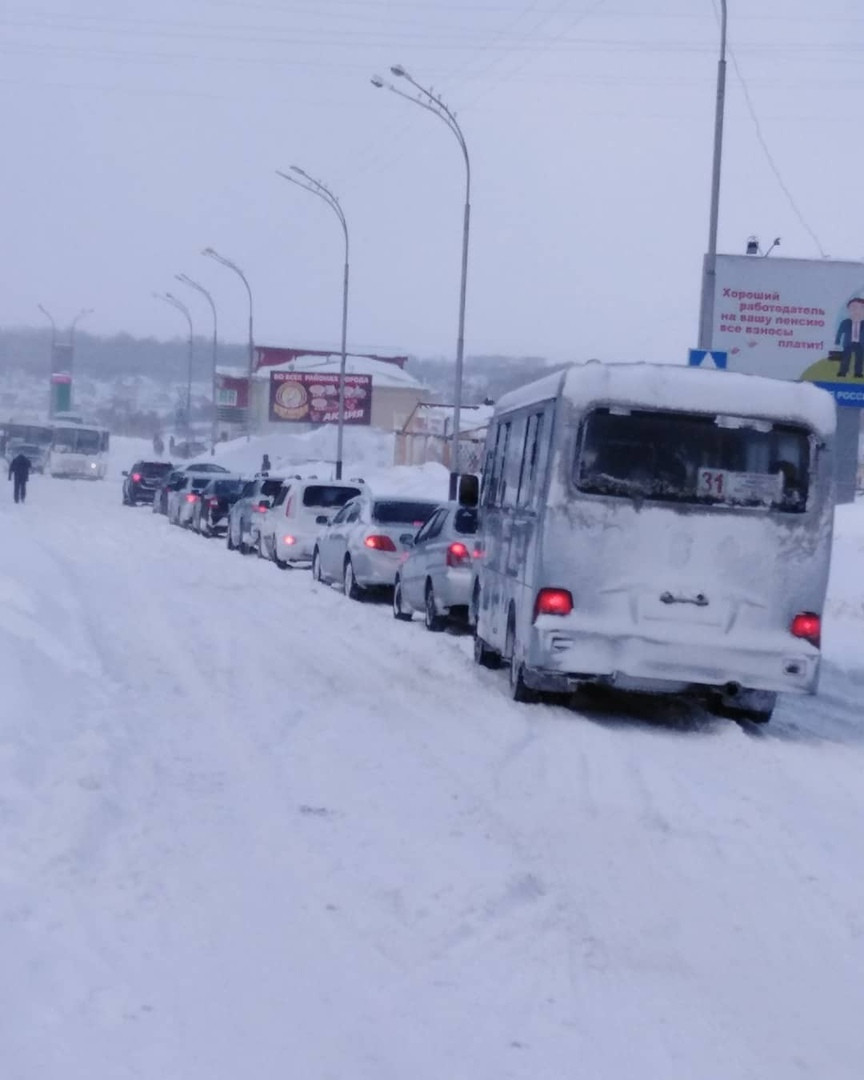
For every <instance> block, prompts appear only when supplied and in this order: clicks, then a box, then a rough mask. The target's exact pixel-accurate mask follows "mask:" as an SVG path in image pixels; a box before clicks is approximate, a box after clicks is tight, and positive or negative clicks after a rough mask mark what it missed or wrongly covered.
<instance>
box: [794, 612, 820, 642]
mask: <svg viewBox="0 0 864 1080" xmlns="http://www.w3.org/2000/svg"><path fill="white" fill-rule="evenodd" d="M789 629H790V630H791V631H792V634H793V635H794V636H795V637H797V638H803V639H804V641H809V642H810V644H811V645H815V646H816V648H817V649H818V648H819V647H820V645H821V643H822V619H821V617H820V616H819V615H815V614H814V613H813V612H812V611H801V612H799V614H797V615H796V616H795V618H794V619H793V620H792V625H791V626H790V627H789Z"/></svg>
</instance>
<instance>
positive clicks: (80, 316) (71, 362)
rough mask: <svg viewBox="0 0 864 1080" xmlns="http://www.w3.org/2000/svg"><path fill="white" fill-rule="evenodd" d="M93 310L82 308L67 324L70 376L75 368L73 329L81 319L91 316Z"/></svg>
mask: <svg viewBox="0 0 864 1080" xmlns="http://www.w3.org/2000/svg"><path fill="white" fill-rule="evenodd" d="M93 310H94V309H93V308H82V309H81V310H80V311H79V312H78V314H77V315H76V316H75V318H74V319H73V320H72V322H71V323H70V324H69V374H70V375H71V374H72V371H73V369H74V366H75V327H76V326H77V325H78V323H79V322H81V320H82V319H84V318H86V317H87V316H88V315H92V314H93Z"/></svg>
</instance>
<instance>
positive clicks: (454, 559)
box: [447, 540, 471, 566]
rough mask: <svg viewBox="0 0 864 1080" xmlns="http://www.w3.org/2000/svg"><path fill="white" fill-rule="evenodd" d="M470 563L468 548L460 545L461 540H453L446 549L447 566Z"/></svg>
mask: <svg viewBox="0 0 864 1080" xmlns="http://www.w3.org/2000/svg"><path fill="white" fill-rule="evenodd" d="M470 561H471V556H470V555H469V554H468V548H467V547H466V546H465V545H464V544H463V543H462V541H461V540H454V541H453V543H452V544H451V545H450V546H449V547H448V548H447V565H448V566H463V565H464V564H465V563H466V562H470Z"/></svg>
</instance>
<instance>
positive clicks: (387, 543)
mask: <svg viewBox="0 0 864 1080" xmlns="http://www.w3.org/2000/svg"><path fill="white" fill-rule="evenodd" d="M363 543H364V544H365V545H366V547H368V548H372V550H373V551H395V550H396V545H395V544H394V543H393V541H392V540H391V539H390V537H389V536H367V537H366V539H365V540H364V541H363Z"/></svg>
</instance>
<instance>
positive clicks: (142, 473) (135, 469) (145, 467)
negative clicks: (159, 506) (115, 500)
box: [123, 461, 174, 506]
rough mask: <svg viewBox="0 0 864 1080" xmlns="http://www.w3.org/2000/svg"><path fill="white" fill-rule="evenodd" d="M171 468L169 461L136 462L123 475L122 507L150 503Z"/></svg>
mask: <svg viewBox="0 0 864 1080" xmlns="http://www.w3.org/2000/svg"><path fill="white" fill-rule="evenodd" d="M173 468H174V466H173V465H172V464H171V462H170V461H136V462H135V464H134V465H133V466H132V468H131V469H130V470H129V471H128V472H124V473H123V476H124V477H125V479H124V480H123V505H124V506H136V505H137V504H138V503H152V502H153V496H154V495H155V493H156V489H157V488H158V487H159V486H160V484H161V483H162V481H163V480H164V479H165V477H167V475H168V474H169V473H170V472H171V470H172V469H173Z"/></svg>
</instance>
